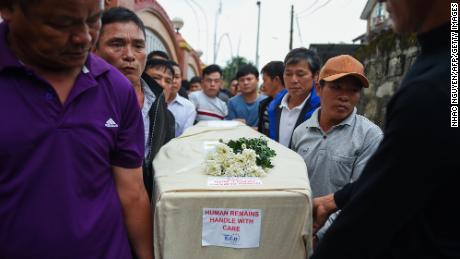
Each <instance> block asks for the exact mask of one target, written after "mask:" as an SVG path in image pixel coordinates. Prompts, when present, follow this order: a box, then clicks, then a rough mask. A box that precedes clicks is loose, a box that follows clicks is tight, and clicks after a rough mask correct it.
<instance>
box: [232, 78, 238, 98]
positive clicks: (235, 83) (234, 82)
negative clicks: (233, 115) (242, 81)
mask: <svg viewBox="0 0 460 259" xmlns="http://www.w3.org/2000/svg"><path fill="white" fill-rule="evenodd" d="M230 91H231V92H232V95H237V94H238V80H232V83H231V84H230Z"/></svg>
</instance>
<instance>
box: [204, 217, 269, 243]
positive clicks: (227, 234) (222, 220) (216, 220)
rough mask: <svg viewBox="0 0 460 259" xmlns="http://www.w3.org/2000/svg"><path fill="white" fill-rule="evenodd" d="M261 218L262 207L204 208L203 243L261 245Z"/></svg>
mask: <svg viewBox="0 0 460 259" xmlns="http://www.w3.org/2000/svg"><path fill="white" fill-rule="evenodd" d="M261 218H262V210H260V209H230V208H203V229H202V233H201V245H202V246H223V247H232V248H255V247H259V243H260V225H261Z"/></svg>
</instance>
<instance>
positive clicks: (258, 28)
mask: <svg viewBox="0 0 460 259" xmlns="http://www.w3.org/2000/svg"><path fill="white" fill-rule="evenodd" d="M257 7H258V8H259V16H258V18H257V43H256V44H257V45H256V67H257V69H259V37H260V1H257Z"/></svg>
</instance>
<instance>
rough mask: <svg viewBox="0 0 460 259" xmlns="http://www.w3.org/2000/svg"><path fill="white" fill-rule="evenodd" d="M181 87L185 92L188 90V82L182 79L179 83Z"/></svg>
mask: <svg viewBox="0 0 460 259" xmlns="http://www.w3.org/2000/svg"><path fill="white" fill-rule="evenodd" d="M180 85H181V87H182V88H184V89H185V90H189V89H190V82H189V81H188V80H187V79H182V81H181V84H180Z"/></svg>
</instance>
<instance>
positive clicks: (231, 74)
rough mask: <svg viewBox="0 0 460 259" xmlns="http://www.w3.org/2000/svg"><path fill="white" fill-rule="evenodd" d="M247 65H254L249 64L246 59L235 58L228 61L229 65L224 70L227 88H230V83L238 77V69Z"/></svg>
mask: <svg viewBox="0 0 460 259" xmlns="http://www.w3.org/2000/svg"><path fill="white" fill-rule="evenodd" d="M246 64H252V63H251V62H249V61H248V60H247V59H246V58H245V57H239V56H237V57H233V58H232V59H230V60H229V61H227V64H226V65H225V68H224V71H223V73H224V81H225V87H228V85H229V84H230V82H231V81H232V79H233V78H235V76H236V72H238V69H239V68H240V67H241V66H243V65H246Z"/></svg>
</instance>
